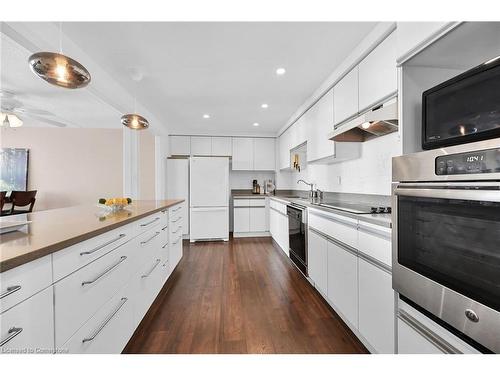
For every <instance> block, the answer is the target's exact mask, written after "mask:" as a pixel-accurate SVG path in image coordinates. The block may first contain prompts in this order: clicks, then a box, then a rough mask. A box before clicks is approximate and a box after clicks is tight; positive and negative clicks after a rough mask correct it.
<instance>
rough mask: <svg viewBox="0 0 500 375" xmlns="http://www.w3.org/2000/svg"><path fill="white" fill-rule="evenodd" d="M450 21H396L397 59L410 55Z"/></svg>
mask: <svg viewBox="0 0 500 375" xmlns="http://www.w3.org/2000/svg"><path fill="white" fill-rule="evenodd" d="M450 24H451V22H398V24H397V29H396V33H397V60H398V61H400V60H402V59H404V58H405V57H406V56H408V55H411V54H412V51H414V50H416V49H418V48H419V47H420V46H421V45H423V44H424V43H426V41H428V40H430V39H432V38H433V37H434V36H436V35H437V34H439V33H440V32H441V30H443V29H445V28H446V27H447V26H449V25H450Z"/></svg>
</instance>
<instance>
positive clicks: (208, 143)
mask: <svg viewBox="0 0 500 375" xmlns="http://www.w3.org/2000/svg"><path fill="white" fill-rule="evenodd" d="M191 155H194V156H211V155H212V137H191Z"/></svg>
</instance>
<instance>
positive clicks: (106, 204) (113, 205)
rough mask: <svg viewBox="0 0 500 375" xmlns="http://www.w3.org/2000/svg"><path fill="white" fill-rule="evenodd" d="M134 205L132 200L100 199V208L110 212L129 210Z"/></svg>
mask: <svg viewBox="0 0 500 375" xmlns="http://www.w3.org/2000/svg"><path fill="white" fill-rule="evenodd" d="M130 203H132V199H130V198H108V199H105V198H101V199H99V203H98V206H99V207H101V208H103V209H105V210H106V211H108V212H118V211H121V210H124V209H125V208H127V206H129V205H130Z"/></svg>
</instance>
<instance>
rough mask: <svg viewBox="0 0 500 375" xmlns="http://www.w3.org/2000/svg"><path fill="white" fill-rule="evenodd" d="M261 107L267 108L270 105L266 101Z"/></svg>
mask: <svg viewBox="0 0 500 375" xmlns="http://www.w3.org/2000/svg"><path fill="white" fill-rule="evenodd" d="M261 107H262V108H267V107H269V106H268V105H267V104H266V103H264V104H262V105H261Z"/></svg>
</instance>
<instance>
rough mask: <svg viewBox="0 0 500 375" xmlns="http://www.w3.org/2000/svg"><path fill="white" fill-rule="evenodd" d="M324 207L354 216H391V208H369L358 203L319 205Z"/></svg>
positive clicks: (324, 203)
mask: <svg viewBox="0 0 500 375" xmlns="http://www.w3.org/2000/svg"><path fill="white" fill-rule="evenodd" d="M319 205H320V206H323V207H328V208H333V209H336V210H341V211H346V212H350V213H353V214H390V213H391V207H387V206H381V207H375V206H368V205H363V204H357V203H343V202H323V203H320V204H319Z"/></svg>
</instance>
